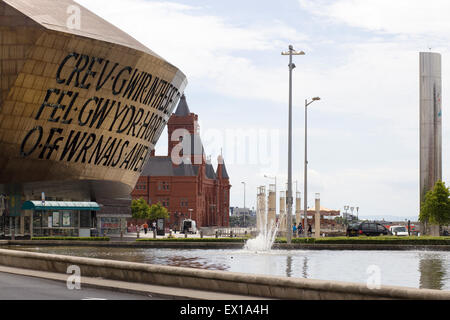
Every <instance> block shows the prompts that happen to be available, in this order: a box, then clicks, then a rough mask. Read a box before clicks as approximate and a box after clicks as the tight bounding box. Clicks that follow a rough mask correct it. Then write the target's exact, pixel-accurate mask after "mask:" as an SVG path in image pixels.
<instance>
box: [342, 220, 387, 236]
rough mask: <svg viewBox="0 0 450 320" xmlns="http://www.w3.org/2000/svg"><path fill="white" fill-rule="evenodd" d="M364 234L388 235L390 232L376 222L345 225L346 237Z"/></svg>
mask: <svg viewBox="0 0 450 320" xmlns="http://www.w3.org/2000/svg"><path fill="white" fill-rule="evenodd" d="M363 234H365V235H366V236H379V235H390V234H391V232H390V231H389V230H388V229H387V228H386V227H385V226H383V225H382V224H381V223H378V222H367V221H365V222H360V223H355V224H350V225H349V226H348V227H347V237H352V236H359V235H363Z"/></svg>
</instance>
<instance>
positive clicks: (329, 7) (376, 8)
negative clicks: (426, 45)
mask: <svg viewBox="0 0 450 320" xmlns="http://www.w3.org/2000/svg"><path fill="white" fill-rule="evenodd" d="M299 1H300V4H301V6H302V7H303V8H305V9H307V10H309V11H310V12H312V13H314V14H315V15H318V16H323V17H328V18H329V19H332V20H334V21H337V22H343V23H346V24H348V25H349V26H352V27H360V28H365V29H369V30H374V31H382V32H388V33H398V34H406V35H414V34H417V35H427V36H432V37H434V36H436V35H439V36H441V37H442V36H443V37H445V38H448V37H449V32H450V20H449V19H448V13H449V12H450V2H449V1H447V0H428V1H423V0H395V1H392V0H333V1H330V0H325V1H324V0H319V1H317V0H314V1H313V0H299Z"/></svg>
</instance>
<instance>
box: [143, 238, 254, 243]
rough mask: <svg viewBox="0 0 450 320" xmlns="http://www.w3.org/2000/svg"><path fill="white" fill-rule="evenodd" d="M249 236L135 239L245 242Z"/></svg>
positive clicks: (148, 239) (145, 239) (150, 239)
mask: <svg viewBox="0 0 450 320" xmlns="http://www.w3.org/2000/svg"><path fill="white" fill-rule="evenodd" d="M248 239H250V238H249V237H247V238H245V237H243V238H242V237H240V238H156V239H154V238H141V239H136V241H172V242H173V241H177V242H242V243H243V242H245V241H247V240H248Z"/></svg>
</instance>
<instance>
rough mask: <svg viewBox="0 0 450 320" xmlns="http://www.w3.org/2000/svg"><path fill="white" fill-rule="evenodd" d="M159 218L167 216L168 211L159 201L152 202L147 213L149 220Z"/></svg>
mask: <svg viewBox="0 0 450 320" xmlns="http://www.w3.org/2000/svg"><path fill="white" fill-rule="evenodd" d="M159 218H164V219H168V218H169V211H167V209H166V208H165V207H163V206H162V205H161V203H160V202H158V203H157V204H153V205H152V206H151V207H150V209H149V214H148V219H150V220H156V219H159Z"/></svg>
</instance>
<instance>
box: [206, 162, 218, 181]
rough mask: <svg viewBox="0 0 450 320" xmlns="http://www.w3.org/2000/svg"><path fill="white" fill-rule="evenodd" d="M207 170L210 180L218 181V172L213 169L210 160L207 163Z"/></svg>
mask: <svg viewBox="0 0 450 320" xmlns="http://www.w3.org/2000/svg"><path fill="white" fill-rule="evenodd" d="M205 169H206V177H207V178H209V179H217V175H216V172H215V171H214V168H213V166H212V164H211V161H210V160H208V161H207V162H206V168H205Z"/></svg>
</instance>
